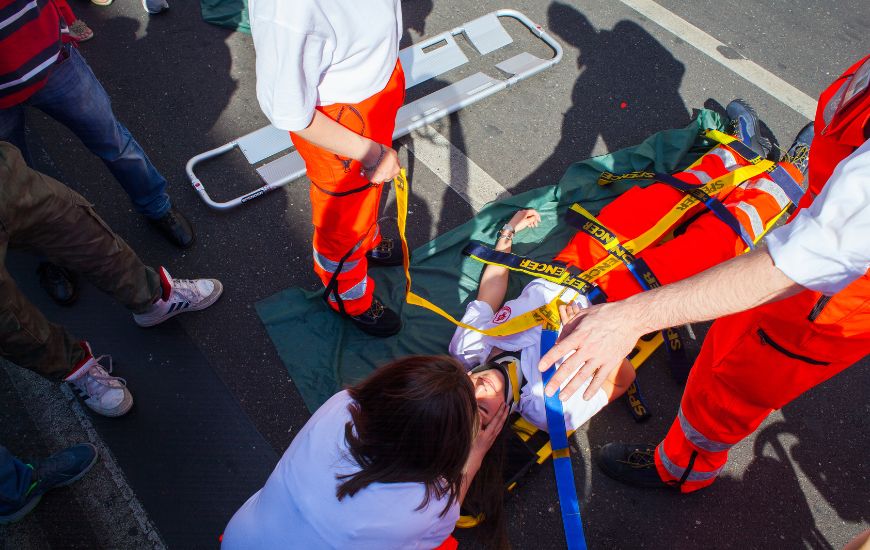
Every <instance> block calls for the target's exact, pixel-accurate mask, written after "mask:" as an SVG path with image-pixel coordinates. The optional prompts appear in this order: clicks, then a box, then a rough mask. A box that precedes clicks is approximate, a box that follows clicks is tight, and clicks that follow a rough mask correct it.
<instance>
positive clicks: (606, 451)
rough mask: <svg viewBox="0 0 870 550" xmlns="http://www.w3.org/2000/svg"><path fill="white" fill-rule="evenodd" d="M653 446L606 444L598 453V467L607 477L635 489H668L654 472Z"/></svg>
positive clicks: (654, 447) (656, 472)
mask: <svg viewBox="0 0 870 550" xmlns="http://www.w3.org/2000/svg"><path fill="white" fill-rule="evenodd" d="M655 451H656V446H655V445H649V444H647V443H639V444H627V443H608V444H607V445H605V446H604V447H601V450H600V451H599V452H598V466H599V467H600V468H601V471H603V472H604V473H605V474H607V477H609V478H612V479H615V480H616V481H621V482H622V483H625V484H627V485H634V486H636V487H652V488H661V487H670V485H669V484H667V483H665V482H664V481H662V478H660V477H659V474H658V471H656V463H655Z"/></svg>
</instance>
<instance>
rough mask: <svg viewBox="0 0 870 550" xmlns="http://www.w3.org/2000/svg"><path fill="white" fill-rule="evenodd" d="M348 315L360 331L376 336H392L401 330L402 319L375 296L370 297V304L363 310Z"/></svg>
mask: <svg viewBox="0 0 870 550" xmlns="http://www.w3.org/2000/svg"><path fill="white" fill-rule="evenodd" d="M348 317H349V318H350V320H351V321H353V324H355V325H356V326H357V327H358V328H359V329H360V330H361V331H363V332H365V333H366V334H370V335H371V336H377V337H378V338H386V337H388V336H393V335H394V334H397V333H398V332H399V331H400V330H402V320H401V319H400V318H399V316H398V315H397V314H396V312H395V311H393V310H392V309H390V308H388V307H386V306H385V305H384V304H382V303H381V302H380V300H378V299H377V298H372V305H371V306H370V307H369V308H368V309H367V310H365V312H363V313H361V314H359V315H348Z"/></svg>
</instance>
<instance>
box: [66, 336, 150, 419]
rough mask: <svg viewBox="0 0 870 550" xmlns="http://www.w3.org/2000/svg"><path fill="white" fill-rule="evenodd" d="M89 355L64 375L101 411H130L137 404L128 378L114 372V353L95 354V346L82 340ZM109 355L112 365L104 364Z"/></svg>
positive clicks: (114, 413) (108, 413) (107, 413)
mask: <svg viewBox="0 0 870 550" xmlns="http://www.w3.org/2000/svg"><path fill="white" fill-rule="evenodd" d="M81 346H82V348H84V350H85V352H86V353H87V355H86V356H85V358H84V359H82V360H81V362H79V364H78V365H76V367H75V368H74V369H73V371H72V372H71V373H70V374H68V375H67V377H66V378H64V382H67V383H68V384H69V385H70V386H72V387H73V390H75V392H76V393H78V394H79V397H81V398H82V399H84V402H85V405H87V406H88V408H89V409H91V410H92V411H94V412H95V413H97V414H101V415H103V416H121V415H124V414H127V412H128V411H129V410H130V407H132V406H133V395H132V394H131V393H130V390H128V389H127V381H126V380H124V379H123V378H119V377H117V376H111V372H112V357H111V356H109V355H102V356H100V357H96V358H95V357H94V354H93V352H91V346H90V344H88V343H87V342H81ZM103 359H108V361H109V365H108V366H107V367H104V366H103V365H101V364H100V361H102V360H103Z"/></svg>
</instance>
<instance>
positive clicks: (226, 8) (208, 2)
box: [200, 0, 251, 34]
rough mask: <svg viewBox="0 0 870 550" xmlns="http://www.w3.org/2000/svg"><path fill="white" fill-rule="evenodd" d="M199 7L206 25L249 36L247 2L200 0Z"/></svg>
mask: <svg viewBox="0 0 870 550" xmlns="http://www.w3.org/2000/svg"><path fill="white" fill-rule="evenodd" d="M200 7H201V8H202V18H203V19H204V20H205V22H206V23H211V24H212V25H217V26H219V27H226V28H228V29H233V30H234V31H242V32H246V33H248V34H251V23H250V21H249V20H248V0H201V1H200Z"/></svg>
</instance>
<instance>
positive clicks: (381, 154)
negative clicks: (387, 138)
mask: <svg viewBox="0 0 870 550" xmlns="http://www.w3.org/2000/svg"><path fill="white" fill-rule="evenodd" d="M294 133H295V134H296V135H298V136H299V137H301V138H303V139H305V140H306V141H309V142H311V143H312V144H314V145H316V146H318V147H320V148H321V149H326V150H327V151H329V152H330V153H335V154H336V155H338V156H340V157H347V158H352V159H354V160H358V161H359V162H360V163H362V165H363V167H364V168H372V169H371V170H367V171H366V172H365V175H366V177H367V178H368V179H369V180H370V181H371V182H372V183H383V182H385V181H389V180H391V179H393V178H394V177H396V176H398V175H399V170H400V169H401V168H402V167H401V166H400V165H399V154H398V153H396V150H395V149H393V148H392V147H387V146H385V145H381V144H380V143H377V142H375V141H372V140H370V139H369V138H367V137H364V136H361V135H359V134H357V133H355V132H353V131H351V130H349V129H347V128H345V127H344V126H342V125H341V124H339V123H338V122H336V121H334V120H332V119H331V118H329V117H328V116H326V115H325V114H323V113H321V112H320V111H317V110H315V111H314V117H313V118H312V119H311V123H310V124H309V125H308V127H307V128H305V129H304V130H298V131H296V132H294Z"/></svg>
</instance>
